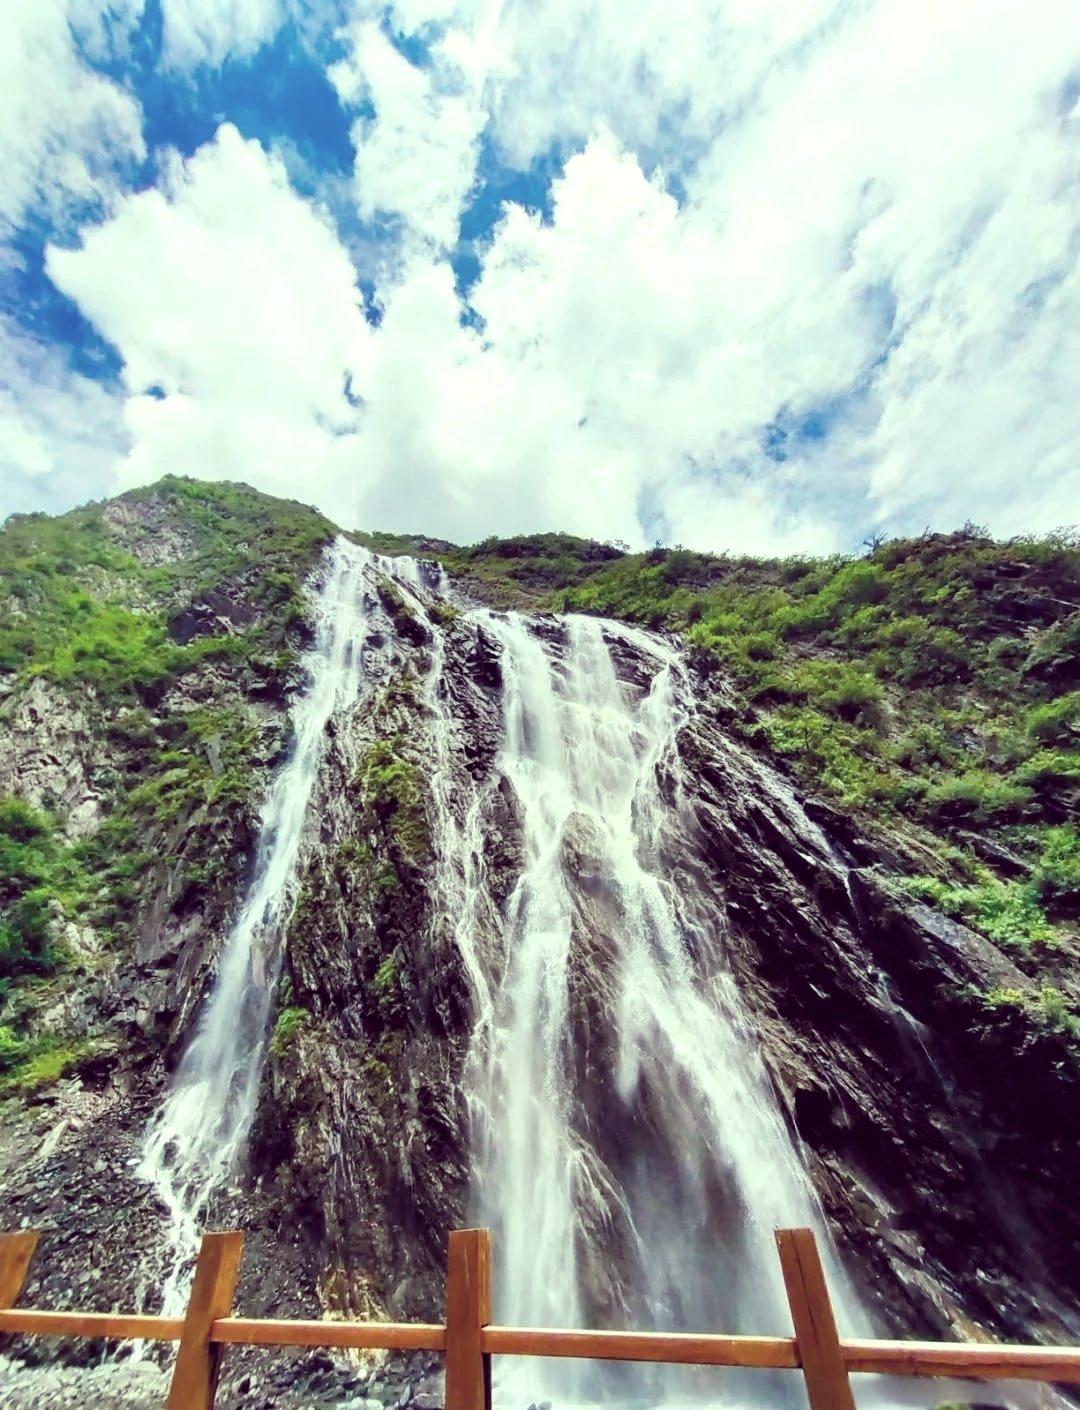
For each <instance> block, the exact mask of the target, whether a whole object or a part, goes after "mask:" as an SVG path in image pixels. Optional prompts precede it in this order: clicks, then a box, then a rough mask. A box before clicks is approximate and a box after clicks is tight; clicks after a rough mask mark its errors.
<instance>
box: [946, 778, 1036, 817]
mask: <svg viewBox="0 0 1080 1410" xmlns="http://www.w3.org/2000/svg"><path fill="white" fill-rule="evenodd" d="M1032 797H1033V794H1032V791H1031V789H1030V788H1028V787H1026V786H1025V785H1024V784H1023V783H1016V782H1013V781H1012V780H1010V779H1007V778H1001V777H1000V776H999V775H998V774H992V773H990V772H988V771H987V770H986V769H969V770H968V771H967V772H966V773H962V774H954V775H953V776H952V777H951V778H945V779H942V780H941V781H940V782H939V783H934V784H931V785H930V787H929V788H928V789H927V790H926V793H925V795H924V803H925V807H926V809H927V811H928V812H930V813H931V814H935V815H937V816H939V817H973V818H976V819H978V820H980V821H986V820H988V819H991V818H994V819H1005V818H1016V817H1019V816H1020V815H1021V814H1022V813H1023V811H1024V809H1025V808H1026V807H1027V806H1028V804H1029V803H1030V802H1031V800H1032Z"/></svg>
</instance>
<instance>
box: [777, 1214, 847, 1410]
mask: <svg viewBox="0 0 1080 1410" xmlns="http://www.w3.org/2000/svg"><path fill="white" fill-rule="evenodd" d="M776 1246H777V1248H778V1250H779V1252H780V1266H781V1268H782V1269H783V1271H784V1285H785V1286H786V1288H787V1295H788V1302H789V1303H790V1304H791V1320H792V1321H793V1322H794V1324H795V1339H796V1341H797V1342H798V1347H799V1361H800V1363H801V1365H802V1371H803V1376H804V1377H805V1378H806V1396H807V1399H808V1400H809V1402H810V1410H855V1398H854V1396H853V1395H852V1393H851V1382H850V1381H849V1380H848V1372H847V1366H846V1364H845V1362H844V1353H843V1351H842V1350H841V1349H840V1337H839V1335H838V1333H837V1330H836V1318H835V1317H834V1316H833V1310H832V1303H831V1302H830V1301H829V1289H828V1288H827V1287H826V1285H825V1273H824V1270H823V1269H822V1266H821V1256H820V1254H819V1253H818V1247H817V1242H816V1240H815V1238H814V1231H813V1229H777V1231H776Z"/></svg>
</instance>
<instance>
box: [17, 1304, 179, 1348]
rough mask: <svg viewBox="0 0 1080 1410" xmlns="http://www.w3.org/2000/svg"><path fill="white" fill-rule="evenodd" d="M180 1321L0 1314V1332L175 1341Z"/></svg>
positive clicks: (120, 1316)
mask: <svg viewBox="0 0 1080 1410" xmlns="http://www.w3.org/2000/svg"><path fill="white" fill-rule="evenodd" d="M183 1326H184V1320H183V1318H182V1317H141V1316H130V1317H129V1316H127V1315H126V1314H124V1313H121V1312H36V1311H31V1310H30V1309H29V1308H27V1309H25V1310H24V1309H22V1308H19V1309H15V1310H12V1311H10V1312H3V1311H0V1332H29V1333H31V1334H32V1335H34V1336H39V1337H103V1338H105V1340H106V1341H127V1340H128V1339H129V1338H135V1339H141V1340H144V1341H179V1340H180V1334H181V1332H182V1330H183Z"/></svg>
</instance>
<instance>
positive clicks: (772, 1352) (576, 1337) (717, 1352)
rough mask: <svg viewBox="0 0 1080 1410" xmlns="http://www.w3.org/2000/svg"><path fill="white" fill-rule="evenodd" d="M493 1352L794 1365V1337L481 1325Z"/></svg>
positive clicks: (790, 1367)
mask: <svg viewBox="0 0 1080 1410" xmlns="http://www.w3.org/2000/svg"><path fill="white" fill-rule="evenodd" d="M480 1345H481V1346H482V1348H483V1349H484V1351H486V1352H488V1354H489V1355H492V1356H576V1357H583V1358H584V1359H586V1360H588V1361H656V1362H664V1363H666V1364H675V1365H684V1366H757V1367H767V1368H772V1369H776V1370H782V1371H792V1370H797V1369H798V1366H799V1359H798V1355H797V1352H796V1348H795V1339H794V1338H793V1337H724V1336H708V1335H706V1336H691V1335H688V1334H686V1333H683V1332H578V1331H555V1330H551V1331H548V1330H542V1329H539V1328H532V1327H485V1328H484V1330H483V1331H482V1332H481V1334H480Z"/></svg>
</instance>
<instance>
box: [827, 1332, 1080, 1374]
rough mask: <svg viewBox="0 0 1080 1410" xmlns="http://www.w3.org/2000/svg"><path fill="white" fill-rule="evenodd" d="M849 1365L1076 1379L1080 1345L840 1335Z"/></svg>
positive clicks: (881, 1370)
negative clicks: (849, 1338)
mask: <svg viewBox="0 0 1080 1410" xmlns="http://www.w3.org/2000/svg"><path fill="white" fill-rule="evenodd" d="M840 1349H841V1351H842V1352H843V1354H844V1363H845V1365H846V1366H847V1368H848V1370H849V1371H872V1372H874V1373H876V1374H878V1375H891V1376H964V1377H967V1378H969V1379H975V1380H1005V1379H1007V1380H1018V1381H1021V1380H1023V1381H1067V1382H1071V1383H1072V1384H1080V1347H1073V1346H991V1345H987V1344H986V1343H985V1342H937V1341H922V1342H920V1341H855V1340H852V1341H842V1342H841V1343H840Z"/></svg>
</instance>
